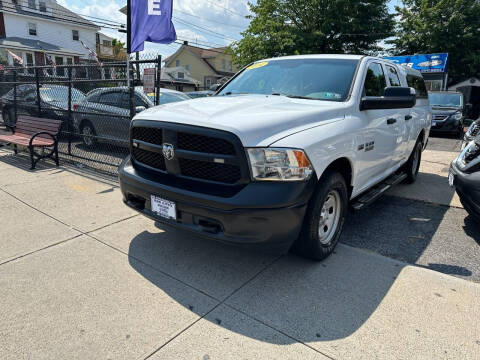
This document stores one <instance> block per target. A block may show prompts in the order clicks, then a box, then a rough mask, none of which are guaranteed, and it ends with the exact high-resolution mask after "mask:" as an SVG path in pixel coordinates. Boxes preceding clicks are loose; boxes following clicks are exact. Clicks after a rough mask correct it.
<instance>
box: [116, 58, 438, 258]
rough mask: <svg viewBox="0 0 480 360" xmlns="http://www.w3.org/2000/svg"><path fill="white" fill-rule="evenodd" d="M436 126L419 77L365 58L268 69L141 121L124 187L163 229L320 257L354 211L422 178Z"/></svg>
mask: <svg viewBox="0 0 480 360" xmlns="http://www.w3.org/2000/svg"><path fill="white" fill-rule="evenodd" d="M431 121H432V115H431V108H430V105H429V100H428V95H427V91H426V88H425V84H424V81H423V78H422V76H421V74H420V72H418V71H416V70H413V69H408V68H406V67H403V66H400V65H395V64H393V63H391V62H389V61H386V60H382V59H379V58H374V57H366V56H350V55H310V56H293V57H283V58H274V59H268V60H263V61H259V62H256V63H254V64H251V65H250V66H248V67H246V68H244V69H243V70H242V71H241V72H239V73H238V74H237V75H236V76H235V77H234V78H233V79H231V80H230V81H229V83H228V84H226V86H225V87H224V88H223V89H222V90H221V92H220V93H218V94H217V95H216V96H213V97H209V98H202V99H197V100H192V101H187V102H183V103H176V104H169V105H166V106H163V107H160V108H152V109H148V110H146V111H144V112H142V113H141V114H139V115H137V116H136V117H135V118H134V120H133V122H132V127H131V134H130V137H131V139H130V142H131V155H130V156H129V157H128V158H127V159H125V161H124V162H123V164H122V165H121V166H120V170H119V172H120V184H121V188H122V192H123V195H124V201H125V203H126V204H127V205H128V206H130V207H132V208H134V209H136V210H137V211H139V212H141V213H143V214H144V215H146V216H148V217H150V218H152V219H155V220H157V221H161V222H163V223H166V224H169V225H173V226H176V227H179V228H183V229H186V230H191V231H194V232H196V233H199V234H203V235H206V236H208V237H210V238H214V239H216V240H219V241H223V242H226V243H232V244H237V245H241V246H257V247H266V248H268V249H270V250H273V249H275V250H278V251H287V250H288V249H291V248H292V249H294V250H295V251H296V252H297V253H300V254H302V255H303V256H306V257H309V258H313V259H317V260H320V259H324V258H325V257H327V256H328V255H329V254H331V253H332V252H333V250H334V248H335V246H336V244H337V243H338V240H339V238H340V235H341V232H342V228H343V225H344V222H345V218H346V216H347V210H348V207H349V206H352V207H353V208H354V209H357V210H358V209H361V208H363V207H365V206H366V205H368V204H370V203H371V202H372V201H373V200H375V199H376V198H378V197H379V196H380V195H381V194H382V193H383V192H384V191H386V190H387V189H388V188H389V187H391V186H393V185H395V184H397V183H399V182H401V181H405V182H409V183H412V182H414V181H415V179H416V177H417V174H418V170H419V165H420V160H421V155H422V151H423V149H424V148H425V146H426V144H427V140H428V136H429V133H430V128H431Z"/></svg>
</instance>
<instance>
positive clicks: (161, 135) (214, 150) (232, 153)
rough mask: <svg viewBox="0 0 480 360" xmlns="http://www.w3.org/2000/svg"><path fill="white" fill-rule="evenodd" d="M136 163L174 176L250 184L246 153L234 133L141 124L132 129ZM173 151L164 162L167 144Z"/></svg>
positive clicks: (169, 125)
mask: <svg viewBox="0 0 480 360" xmlns="http://www.w3.org/2000/svg"><path fill="white" fill-rule="evenodd" d="M131 142H132V147H131V154H132V159H133V161H134V164H136V165H139V166H142V165H145V166H146V167H147V169H148V170H156V171H159V172H161V173H162V174H167V175H168V176H172V177H175V176H176V177H181V178H188V179H191V180H196V181H201V182H205V181H207V182H213V183H219V184H224V185H228V186H231V185H239V184H242V183H246V182H248V181H249V179H250V176H249V171H248V166H247V160H246V156H245V152H244V150H243V147H242V144H241V142H240V140H239V139H238V138H237V137H236V136H235V135H234V134H231V133H228V132H225V131H220V130H216V129H209V128H200V127H194V126H187V125H181V124H172V123H163V122H157V121H140V122H137V123H134V125H133V126H132V129H131ZM166 144H169V145H172V146H173V148H174V157H173V158H172V159H165V155H164V154H163V151H162V150H163V147H164V145H166Z"/></svg>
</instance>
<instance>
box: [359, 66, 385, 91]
mask: <svg viewBox="0 0 480 360" xmlns="http://www.w3.org/2000/svg"><path fill="white" fill-rule="evenodd" d="M386 87H387V82H386V80H385V74H384V72H383V68H382V65H380V64H379V63H372V64H370V65H369V66H368V70H367V76H366V77H365V89H364V93H365V96H383V95H384V94H385V88H386Z"/></svg>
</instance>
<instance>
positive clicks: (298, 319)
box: [0, 151, 480, 359]
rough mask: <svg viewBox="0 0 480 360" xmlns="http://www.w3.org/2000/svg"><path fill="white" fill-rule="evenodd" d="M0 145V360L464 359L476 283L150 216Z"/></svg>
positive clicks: (357, 253) (110, 192) (91, 180)
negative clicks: (314, 255)
mask: <svg viewBox="0 0 480 360" xmlns="http://www.w3.org/2000/svg"><path fill="white" fill-rule="evenodd" d="M26 164H27V163H26V162H25V164H23V163H22V159H21V158H20V157H14V156H12V155H10V154H8V153H5V152H2V151H0V172H1V174H2V176H1V177H0V201H1V203H2V204H3V205H4V206H3V209H4V211H3V212H2V216H1V217H0V229H1V230H0V288H1V289H2V293H1V295H0V358H2V359H18V358H35V359H47V358H48V359H51V358H65V357H68V358H76V359H106V358H111V359H119V358H120V359H132V358H134V359H144V358H148V357H150V358H152V359H172V358H175V359H238V358H250V359H251V358H261V359H278V358H282V359H286V358H289V359H328V358H333V359H375V358H378V359H433V358H442V359H478V358H479V354H480V324H479V322H478V321H477V319H478V318H479V317H480V285H479V284H476V283H473V282H468V281H464V280H461V279H458V278H455V277H451V276H448V275H443V274H441V273H438V272H435V271H432V270H428V269H423V268H420V267H416V266H409V265H407V264H406V263H403V262H399V261H395V260H391V259H389V258H386V257H383V256H379V255H376V254H374V253H371V252H368V251H364V250H359V249H355V248H352V247H349V246H346V245H342V244H341V245H340V246H339V247H338V249H337V251H336V254H334V255H333V256H332V257H330V258H329V259H328V260H326V261H324V262H322V263H313V262H310V261H306V260H303V259H300V258H298V257H295V256H292V255H287V256H282V257H276V256H271V255H264V254H257V253H252V252H246V251H243V250H240V249H238V248H233V247H227V246H224V245H222V244H218V243H215V242H212V241H208V240H203V239H201V238H198V237H195V236H193V235H191V234H186V233H183V232H180V231H176V230H171V229H168V228H164V227H163V226H160V225H158V226H157V225H155V224H154V223H153V222H152V221H150V220H148V219H145V218H143V217H141V216H138V215H137V214H136V213H134V212H133V211H131V210H129V209H128V208H127V207H125V206H124V205H123V204H122V201H121V194H120V191H119V188H118V186H117V184H116V183H115V182H114V181H109V180H108V179H101V178H96V177H95V176H85V174H84V173H77V172H76V171H74V170H72V169H69V168H58V169H56V168H52V167H50V166H46V167H43V168H42V167H41V168H40V170H39V171H36V172H30V171H27V170H25V169H24V168H22V166H24V165H25V166H26Z"/></svg>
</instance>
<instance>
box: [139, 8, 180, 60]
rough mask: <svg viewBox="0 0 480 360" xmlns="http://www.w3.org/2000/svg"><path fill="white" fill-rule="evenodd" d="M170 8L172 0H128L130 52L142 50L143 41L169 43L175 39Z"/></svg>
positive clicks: (175, 34)
mask: <svg viewBox="0 0 480 360" xmlns="http://www.w3.org/2000/svg"><path fill="white" fill-rule="evenodd" d="M172 9H173V0H130V21H131V49H130V51H131V52H132V53H133V52H136V51H142V50H143V48H144V46H143V45H144V44H143V43H144V42H145V41H149V42H153V43H158V44H170V43H172V42H174V41H175V40H177V33H176V32H175V27H174V26H173V23H172Z"/></svg>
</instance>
